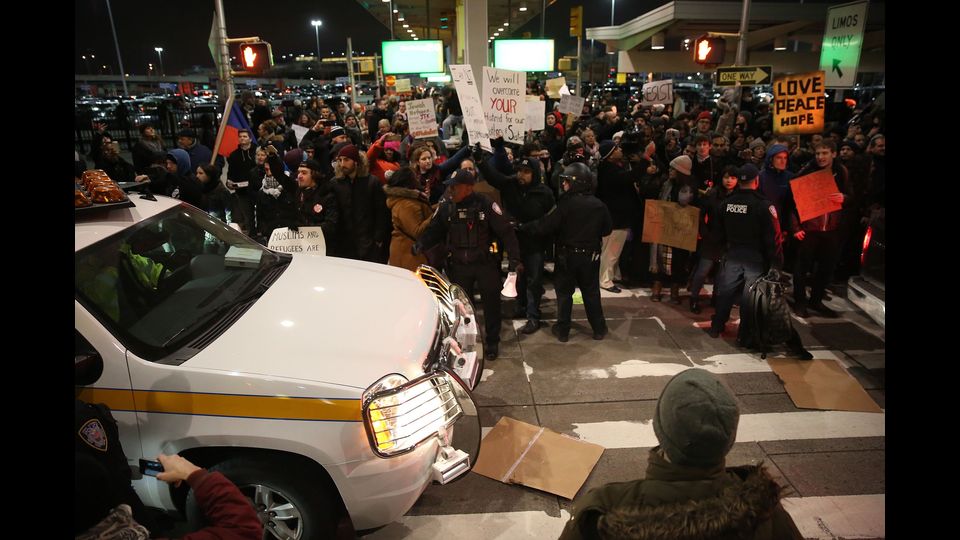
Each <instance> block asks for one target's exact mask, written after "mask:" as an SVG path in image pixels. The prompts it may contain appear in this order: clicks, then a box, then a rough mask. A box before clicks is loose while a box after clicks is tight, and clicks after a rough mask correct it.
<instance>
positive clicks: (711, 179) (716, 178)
mask: <svg viewBox="0 0 960 540" xmlns="http://www.w3.org/2000/svg"><path fill="white" fill-rule="evenodd" d="M692 161H693V167H691V176H693V178H694V179H695V180H696V181H697V188H698V189H702V190H706V189H707V188H709V187H712V186H717V185H720V183H721V182H723V165H724V164H723V163H722V162H721V160H719V159H717V158H716V157H715V156H712V155H710V156H707V159H704V160H703V161H701V160H700V158H699V157H697V156H693V159H692Z"/></svg>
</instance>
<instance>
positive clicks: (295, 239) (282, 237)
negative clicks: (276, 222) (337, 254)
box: [267, 227, 327, 255]
mask: <svg viewBox="0 0 960 540" xmlns="http://www.w3.org/2000/svg"><path fill="white" fill-rule="evenodd" d="M267 247H268V248H270V249H272V250H274V251H279V252H281V253H307V254H310V255H326V254H327V243H326V240H324V237H323V229H321V228H320V227H300V228H299V229H298V230H296V231H293V230H290V229H288V228H286V227H278V228H276V229H274V230H273V232H272V233H270V240H268V241H267Z"/></svg>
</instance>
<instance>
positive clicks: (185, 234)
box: [74, 205, 290, 363]
mask: <svg viewBox="0 0 960 540" xmlns="http://www.w3.org/2000/svg"><path fill="white" fill-rule="evenodd" d="M289 261H290V256H288V255H281V254H277V253H274V252H272V251H269V250H267V249H265V248H264V247H263V246H261V245H259V244H257V243H255V242H254V241H252V240H250V239H249V238H247V237H245V236H243V235H242V234H240V233H239V232H237V231H235V230H233V229H231V228H230V227H228V226H226V225H225V224H224V223H223V222H221V221H220V220H218V219H215V218H213V217H211V216H210V215H209V214H207V213H205V212H202V211H200V210H197V209H195V208H193V207H190V206H187V205H181V206H179V207H176V208H171V209H170V210H167V211H165V212H163V213H160V214H157V215H156V216H153V217H151V218H149V219H146V220H144V221H142V222H141V223H138V224H137V225H135V226H133V227H130V228H129V229H126V230H124V231H123V232H122V233H120V234H116V235H113V236H110V237H108V238H106V239H104V240H101V241H100V242H97V243H95V244H93V245H91V246H88V247H86V248H84V249H82V250H80V251H77V252H76V255H75V259H74V264H75V269H74V270H75V272H74V276H75V280H76V283H75V286H76V296H77V300H78V301H80V303H82V304H83V305H84V306H85V307H86V308H87V309H88V310H89V311H90V312H91V313H92V314H93V315H94V316H95V317H97V319H98V320H100V322H101V323H103V324H104V325H105V326H107V328H109V329H110V330H111V332H113V334H114V335H115V336H116V337H117V338H118V339H119V340H120V341H121V342H122V343H123V344H124V345H126V346H127V347H128V348H129V349H130V350H131V351H132V352H133V353H135V354H136V355H137V356H140V357H141V358H144V359H147V360H152V361H163V362H164V363H181V362H183V361H185V360H186V359H187V358H189V357H190V356H192V355H193V354H195V353H196V352H197V351H199V350H200V349H202V348H203V345H202V344H196V343H194V340H195V338H197V337H199V336H201V335H205V334H207V333H208V331H209V332H213V331H216V332H217V333H218V334H219V333H222V332H224V331H226V329H227V328H229V326H230V324H229V323H231V322H233V321H234V320H236V319H237V318H238V317H239V315H240V314H242V313H243V311H245V310H246V309H247V308H249V307H250V305H252V304H253V302H254V301H255V300H256V299H257V298H259V297H260V295H262V294H263V292H264V291H266V289H267V287H268V286H269V285H270V283H272V282H273V281H274V280H275V279H276V278H277V277H278V276H279V274H280V273H281V272H282V270H283V267H284V266H285V265H286V264H287V263H288V262H289ZM224 322H226V324H223V323H224ZM204 337H206V338H209V337H211V336H204ZM197 341H201V342H202V343H209V340H208V339H204V340H197ZM175 352H178V354H176V355H175V356H176V358H167V357H169V356H170V355H171V354H173V353H175Z"/></svg>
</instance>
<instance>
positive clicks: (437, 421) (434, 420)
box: [363, 372, 463, 458]
mask: <svg viewBox="0 0 960 540" xmlns="http://www.w3.org/2000/svg"><path fill="white" fill-rule="evenodd" d="M404 381H406V378H404V377H403V376H402V375H398V374H391V375H387V376H386V377H384V378H382V379H380V380H379V381H377V382H376V383H374V384H373V385H371V386H370V388H368V389H367V390H366V391H365V392H364V393H363V422H364V426H365V427H366V430H367V436H368V438H369V439H370V446H371V448H373V451H374V453H376V454H377V455H378V456H380V457H384V458H385V457H392V456H397V455H400V454H405V453H407V452H410V451H411V450H413V449H414V448H416V447H417V446H419V445H420V443H422V442H423V441H425V440H427V439H429V438H430V437H432V436H434V435H436V434H437V433H438V432H439V431H440V430H441V429H446V428H447V427H449V426H451V425H452V424H453V423H454V422H455V421H456V420H457V418H459V417H460V415H462V414H463V410H462V409H461V407H460V404H459V403H458V401H457V398H456V396H455V395H454V388H453V386H452V385H453V384H455V383H454V382H453V381H451V380H450V378H449V376H448V375H447V374H446V373H443V372H438V373H432V374H428V375H424V376H423V377H419V378H417V379H414V380H412V381H409V382H404Z"/></svg>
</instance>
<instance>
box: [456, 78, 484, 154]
mask: <svg viewBox="0 0 960 540" xmlns="http://www.w3.org/2000/svg"><path fill="white" fill-rule="evenodd" d="M450 76H451V77H452V78H453V86H454V88H456V89H457V97H459V98H460V108H461V109H463V125H464V126H465V127H466V128H467V136H468V137H470V144H476V143H480V147H481V148H483V149H484V150H486V151H488V152H493V147H492V146H490V131H489V130H488V129H487V121H486V119H484V116H483V103H482V102H481V101H480V93H479V92H477V82H476V80H475V79H474V78H473V68H472V67H470V64H451V65H450Z"/></svg>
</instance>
